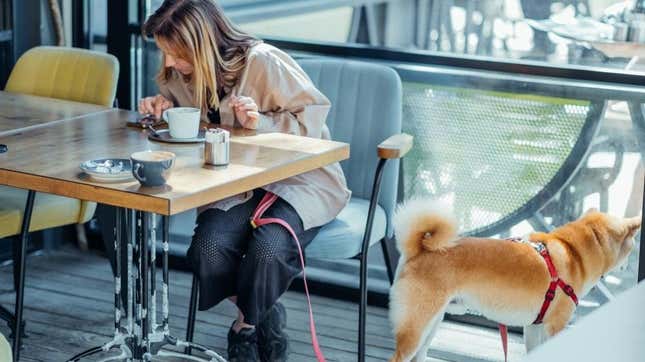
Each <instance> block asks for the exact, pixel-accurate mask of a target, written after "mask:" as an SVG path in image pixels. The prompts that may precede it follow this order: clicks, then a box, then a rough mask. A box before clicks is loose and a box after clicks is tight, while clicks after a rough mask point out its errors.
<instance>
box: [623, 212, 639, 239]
mask: <svg viewBox="0 0 645 362" xmlns="http://www.w3.org/2000/svg"><path fill="white" fill-rule="evenodd" d="M640 227H641V217H640V216H635V217H630V218H627V219H625V228H626V229H627V236H626V237H625V239H629V238H631V237H633V236H634V234H636V231H638V229H640Z"/></svg>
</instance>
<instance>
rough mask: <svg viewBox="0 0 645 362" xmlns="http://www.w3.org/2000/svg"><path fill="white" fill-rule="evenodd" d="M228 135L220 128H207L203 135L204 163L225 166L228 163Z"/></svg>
mask: <svg viewBox="0 0 645 362" xmlns="http://www.w3.org/2000/svg"><path fill="white" fill-rule="evenodd" d="M230 137H231V135H230V133H229V132H228V131H227V130H225V129H221V128H209V129H208V130H207V131H206V134H205V137H204V138H205V143H204V163H206V164H208V165H214V166H225V165H228V162H229V145H230Z"/></svg>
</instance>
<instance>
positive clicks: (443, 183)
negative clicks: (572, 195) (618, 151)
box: [402, 82, 604, 236]
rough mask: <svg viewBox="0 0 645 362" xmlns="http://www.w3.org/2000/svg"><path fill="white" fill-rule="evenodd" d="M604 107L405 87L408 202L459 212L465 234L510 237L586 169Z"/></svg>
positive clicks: (476, 91) (584, 102)
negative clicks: (411, 139) (425, 200)
mask: <svg viewBox="0 0 645 362" xmlns="http://www.w3.org/2000/svg"><path fill="white" fill-rule="evenodd" d="M603 110H604V102H601V101H596V100H580V99H572V98H561V97H555V96H539V95H529V94H518V93H511V92H503V91H491V90H484V89H473V88H460V87H453V86H445V85H440V86H439V85H433V84H427V83H411V82H410V83H406V84H405V87H404V106H403V114H404V117H405V120H406V122H405V124H404V131H405V132H407V133H410V134H413V135H414V136H415V147H414V148H413V149H412V150H411V151H410V153H409V154H408V155H407V156H406V158H405V160H404V161H403V166H402V167H403V175H404V176H403V180H404V181H403V183H404V194H405V197H406V198H408V197H411V196H429V197H432V198H437V199H443V200H444V201H446V202H447V203H449V204H450V205H452V206H453V207H454V212H455V214H456V216H457V219H458V220H459V224H460V230H461V232H462V233H464V234H470V235H478V236H490V235H495V234H498V233H502V232H505V231H507V230H509V229H510V227H512V226H514V225H515V224H517V223H519V222H521V221H523V220H526V219H530V218H531V217H532V216H534V215H535V213H536V212H537V211H539V210H541V209H542V208H543V207H544V206H545V205H546V204H547V202H549V201H550V200H551V199H552V198H553V197H554V196H555V195H557V193H558V192H560V191H561V190H562V189H563V188H564V187H565V185H567V183H568V181H569V179H570V178H571V177H572V175H574V174H575V171H576V170H577V168H578V167H580V166H581V165H582V161H583V160H584V158H585V156H586V154H587V153H588V151H589V149H590V145H591V141H592V138H593V137H594V135H595V134H596V132H597V130H598V127H599V121H600V119H601V117H602V114H603Z"/></svg>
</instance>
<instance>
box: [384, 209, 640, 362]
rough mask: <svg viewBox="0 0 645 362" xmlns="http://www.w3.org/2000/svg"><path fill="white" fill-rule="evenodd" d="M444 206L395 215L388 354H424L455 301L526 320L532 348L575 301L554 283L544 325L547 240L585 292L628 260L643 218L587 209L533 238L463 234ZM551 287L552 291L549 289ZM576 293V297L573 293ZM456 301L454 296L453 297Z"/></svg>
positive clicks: (570, 279)
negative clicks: (395, 254)
mask: <svg viewBox="0 0 645 362" xmlns="http://www.w3.org/2000/svg"><path fill="white" fill-rule="evenodd" d="M445 210H446V208H445V206H444V205H441V204H437V203H434V202H432V201H429V200H421V199H418V200H412V201H408V202H407V203H406V204H404V205H403V206H401V207H399V209H398V210H397V212H396V214H395V216H394V227H395V233H396V238H397V247H398V249H399V252H400V254H401V257H400V260H399V264H398V267H397V270H396V275H395V280H394V283H393V285H392V288H391V291H390V321H391V323H392V327H393V332H394V336H395V340H396V350H395V352H394V355H393V357H392V359H391V360H390V361H392V362H401V361H411V360H412V359H413V358H414V360H415V361H425V359H426V355H427V352H428V348H429V346H430V342H431V340H432V338H433V336H434V334H435V333H436V331H437V328H438V325H439V323H440V322H441V321H442V319H443V316H444V313H445V312H446V309H447V308H448V307H449V305H451V304H454V301H455V300H459V301H461V302H462V303H463V304H464V306H465V308H468V309H471V310H476V311H479V312H480V313H482V314H483V315H484V316H485V317H486V318H488V319H490V320H493V321H496V322H498V323H502V324H505V325H510V326H519V327H525V326H529V327H527V328H525V340H526V342H527V348H528V349H530V348H532V347H534V346H535V345H536V344H538V343H541V342H542V341H543V340H545V339H547V338H548V337H551V336H553V335H555V334H556V333H558V332H559V331H561V330H562V329H563V328H564V327H565V326H566V325H567V322H568V321H569V320H570V318H571V316H572V315H573V312H574V310H575V307H576V303H574V301H575V302H577V300H576V299H573V298H570V296H569V295H567V294H565V293H564V292H563V290H564V289H561V288H557V290H556V292H555V296H554V299H553V300H552V301H551V303H550V305H549V306H548V309H547V310H546V313H545V314H544V316H543V319H542V323H541V324H534V325H532V323H533V322H534V321H536V317H537V316H538V314H541V313H540V311H541V309H542V306H543V303H544V301H545V292H546V291H547V290H548V289H549V287H550V284H551V281H552V277H551V274H550V272H549V269H548V267H547V263H546V259H545V258H544V257H543V256H542V255H541V254H540V253H539V252H538V251H536V249H535V248H534V247H533V246H534V245H540V244H539V243H542V244H543V245H544V246H545V247H546V250H548V254H549V255H550V258H551V260H552V262H553V265H554V266H555V270H556V271H557V273H558V275H559V277H560V278H561V279H562V280H563V281H564V282H565V283H567V284H568V285H569V286H571V288H572V289H573V292H575V295H577V296H578V297H580V298H582V297H583V296H584V295H586V294H587V293H588V292H589V290H590V289H591V288H592V287H593V286H594V285H595V284H596V283H597V282H598V281H599V280H600V278H601V277H602V276H603V275H604V274H605V273H607V272H609V271H610V270H612V269H614V268H615V267H616V266H619V265H620V264H621V263H624V262H626V260H627V257H628V256H629V253H630V252H631V250H632V248H633V246H634V240H633V237H634V235H635V233H636V232H637V230H638V229H639V228H640V226H641V218H640V217H634V218H627V219H623V218H617V217H613V216H611V215H607V214H604V213H601V212H598V211H597V210H595V209H591V210H589V211H587V212H586V213H585V214H584V215H583V216H582V217H581V218H580V219H578V220H576V221H573V222H570V223H568V224H566V225H564V226H561V227H559V228H557V229H555V230H553V231H552V232H549V233H543V232H536V233H533V234H531V235H530V236H529V240H530V241H531V242H532V243H536V244H531V243H526V242H512V241H508V240H500V239H492V238H472V237H465V238H459V237H458V236H457V233H458V230H457V229H458V227H457V222H456V220H455V218H454V216H452V215H451V214H449V213H446V211H445ZM547 294H548V293H547ZM572 299H573V300H572ZM451 302H453V303H451Z"/></svg>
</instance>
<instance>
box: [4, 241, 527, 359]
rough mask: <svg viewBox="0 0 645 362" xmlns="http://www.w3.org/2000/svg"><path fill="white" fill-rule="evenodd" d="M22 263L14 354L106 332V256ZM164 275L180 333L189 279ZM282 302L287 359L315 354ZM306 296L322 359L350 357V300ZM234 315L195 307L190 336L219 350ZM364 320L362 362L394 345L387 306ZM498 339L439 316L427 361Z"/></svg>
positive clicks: (476, 350) (475, 353)
mask: <svg viewBox="0 0 645 362" xmlns="http://www.w3.org/2000/svg"><path fill="white" fill-rule="evenodd" d="M11 270H12V268H11V267H10V266H3V267H0V303H2V305H4V306H5V307H8V308H13V301H14V298H15V297H14V295H15V294H14V293H13V291H12V290H11V285H12V273H11ZM27 270H28V271H27V279H26V286H27V288H26V294H25V313H26V320H27V332H28V334H29V338H27V339H26V340H25V347H24V349H23V351H22V353H21V360H24V361H65V360H66V359H67V358H69V357H71V356H72V355H74V354H76V353H78V352H80V351H83V350H85V349H88V348H90V347H93V346H97V345H101V344H103V343H105V342H106V341H108V340H109V339H110V338H111V334H112V333H113V327H114V325H113V319H112V318H113V313H114V312H113V300H114V297H113V290H114V284H113V281H112V276H111V272H110V269H109V265H108V263H107V261H106V259H104V258H103V257H102V256H99V255H96V254H93V253H81V252H79V251H76V250H75V249H65V250H63V251H56V252H54V253H51V254H48V255H39V256H30V257H29V258H28V269H27ZM159 277H160V273H159ZM170 279H171V285H170V298H171V299H170V302H171V309H170V311H171V316H170V325H171V333H172V334H173V335H175V336H177V337H181V338H182V339H183V337H184V333H185V329H184V328H185V321H186V315H187V305H188V299H189V295H190V282H191V278H190V275H189V274H188V273H185V272H180V271H171V274H170ZM282 302H283V303H284V304H285V306H286V307H287V309H288V333H289V336H290V338H291V355H290V361H312V360H314V358H313V353H312V349H311V344H310V337H309V332H308V328H307V325H308V323H307V314H306V313H307V309H306V301H305V297H304V295H302V294H300V293H296V292H288V293H286V295H285V296H284V297H283V298H282ZM313 303H314V314H315V317H316V322H317V325H316V326H317V329H318V333H319V340H320V342H321V344H322V349H323V352H324V354H325V356H326V357H327V359H328V360H329V361H354V360H355V358H356V357H355V350H356V340H357V335H356V330H357V323H356V321H357V315H358V314H357V310H358V308H357V306H356V305H355V304H353V303H349V302H344V301H337V300H333V299H329V298H323V297H318V296H313ZM234 316H235V309H234V307H233V306H232V304H230V303H228V302H225V303H221V304H220V305H219V306H217V307H215V308H213V309H212V310H210V311H208V312H199V313H198V315H197V320H198V321H197V328H196V336H195V341H196V342H199V343H202V344H204V345H207V346H209V347H212V348H214V350H216V351H217V352H219V353H221V354H222V355H223V356H226V354H225V346H226V333H227V331H228V328H229V326H230V323H231V321H232V320H233V318H234ZM367 324H368V336H367V344H368V346H367V355H368V361H382V360H387V359H388V358H389V357H390V356H391V353H392V350H393V346H394V342H393V340H392V336H391V332H390V327H389V323H388V320H387V310H385V309H382V308H376V307H370V308H369V311H368V317H367ZM0 333H2V334H4V335H5V336H8V334H9V330H8V328H7V326H6V324H4V323H2V324H1V325H0ZM498 338H499V337H498V336H497V333H496V331H493V330H488V329H482V328H475V327H471V326H467V325H462V324H457V323H449V322H444V323H443V324H442V326H441V328H440V330H439V332H438V334H437V337H436V338H435V339H434V341H433V344H432V348H431V351H430V357H428V361H491V360H498V361H499V360H503V355H502V351H501V347H500V342H499V339H498ZM510 352H511V353H510V357H511V358H510V359H511V360H519V359H520V358H521V356H522V355H523V354H524V352H523V345H522V344H521V342H520V338H519V337H518V336H515V335H513V336H511V343H510ZM102 357H105V355H103V356H102Z"/></svg>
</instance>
